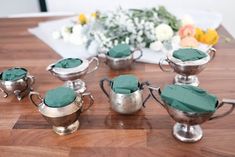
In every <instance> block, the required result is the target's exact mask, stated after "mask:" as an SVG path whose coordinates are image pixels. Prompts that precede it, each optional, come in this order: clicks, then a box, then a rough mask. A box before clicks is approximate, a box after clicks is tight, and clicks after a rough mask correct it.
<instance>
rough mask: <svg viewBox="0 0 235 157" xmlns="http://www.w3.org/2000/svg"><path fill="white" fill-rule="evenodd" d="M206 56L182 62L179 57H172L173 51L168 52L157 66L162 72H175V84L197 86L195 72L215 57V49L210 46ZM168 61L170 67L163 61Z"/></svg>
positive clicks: (199, 70)
mask: <svg viewBox="0 0 235 157" xmlns="http://www.w3.org/2000/svg"><path fill="white" fill-rule="evenodd" d="M205 54H206V55H207V57H205V58H202V59H200V60H196V61H186V62H182V61H181V60H179V59H176V58H174V57H173V53H168V55H167V58H166V59H161V60H160V62H159V67H160V68H161V70H162V71H163V72H176V73H177V75H176V76H175V79H174V83H175V84H187V85H192V86H198V85H199V80H198V78H197V76H196V75H197V74H199V73H200V72H201V71H202V70H204V69H205V68H206V65H207V64H208V63H209V62H210V61H212V60H213V59H214V57H215V54H216V50H215V49H214V48H210V49H209V50H208V52H205ZM164 62H165V63H166V62H167V63H168V64H169V65H170V67H171V69H169V68H166V67H165V66H164V64H163V63H164Z"/></svg>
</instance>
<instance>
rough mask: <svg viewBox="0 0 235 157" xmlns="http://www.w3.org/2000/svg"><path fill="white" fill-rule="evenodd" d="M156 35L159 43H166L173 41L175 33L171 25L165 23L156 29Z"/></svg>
mask: <svg viewBox="0 0 235 157" xmlns="http://www.w3.org/2000/svg"><path fill="white" fill-rule="evenodd" d="M155 34H156V37H157V39H158V40H159V41H164V40H169V39H171V37H172V36H173V34H174V32H173V30H172V28H171V27H170V26H169V25H167V24H164V23H163V24H160V25H158V26H157V27H156V28H155Z"/></svg>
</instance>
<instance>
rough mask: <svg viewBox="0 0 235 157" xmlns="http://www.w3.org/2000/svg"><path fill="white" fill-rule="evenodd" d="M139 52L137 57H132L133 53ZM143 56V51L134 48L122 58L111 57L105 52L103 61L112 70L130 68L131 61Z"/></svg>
mask: <svg viewBox="0 0 235 157" xmlns="http://www.w3.org/2000/svg"><path fill="white" fill-rule="evenodd" d="M137 52H139V53H140V55H139V56H138V57H137V58H134V57H133V55H134V53H137ZM142 56H143V51H142V50H141V49H135V50H134V51H132V52H131V54H130V55H129V56H127V57H123V58H113V57H110V56H109V55H107V53H105V58H106V61H105V63H106V64H107V65H108V66H109V67H110V68H111V69H113V70H121V69H128V68H131V66H132V64H133V62H135V61H136V60H138V59H140V58H141V57H142Z"/></svg>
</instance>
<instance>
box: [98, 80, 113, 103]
mask: <svg viewBox="0 0 235 157" xmlns="http://www.w3.org/2000/svg"><path fill="white" fill-rule="evenodd" d="M104 81H107V82H108V83H109V85H111V81H110V80H109V79H107V78H103V79H102V80H100V88H101V89H102V91H103V92H104V94H105V95H106V96H107V97H108V99H109V94H108V92H107V91H106V89H105V88H104Z"/></svg>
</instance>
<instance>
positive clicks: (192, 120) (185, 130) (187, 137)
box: [149, 86, 235, 143]
mask: <svg viewBox="0 0 235 157" xmlns="http://www.w3.org/2000/svg"><path fill="white" fill-rule="evenodd" d="M149 89H150V93H151V95H152V97H153V98H154V99H155V100H156V101H157V102H158V103H160V104H161V105H162V106H163V107H164V108H165V109H166V111H167V112H168V114H169V115H170V116H171V118H172V119H174V120H175V121H176V124H175V125H174V127H173V136H174V137H175V138H176V139H178V140H179V141H182V142H189V143H190V142H197V141H199V140H200V139H201V138H202V137H203V131H202V128H201V127H200V124H202V123H204V122H206V121H211V120H215V119H218V118H221V117H224V116H226V115H228V114H230V113H231V112H232V111H233V110H234V108H235V99H223V100H222V101H221V102H219V101H218V102H217V104H216V111H217V110H218V109H219V108H221V107H222V106H224V105H226V104H227V105H230V106H231V108H230V109H229V110H228V111H226V112H224V113H222V114H220V115H214V114H215V112H216V111H215V112H204V113H194V112H183V111H180V110H177V109H175V108H173V107H171V106H170V105H169V104H167V103H166V102H164V101H161V99H160V98H157V96H155V94H154V91H157V92H158V95H159V96H160V95H161V90H160V88H155V87H151V86H149Z"/></svg>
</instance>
